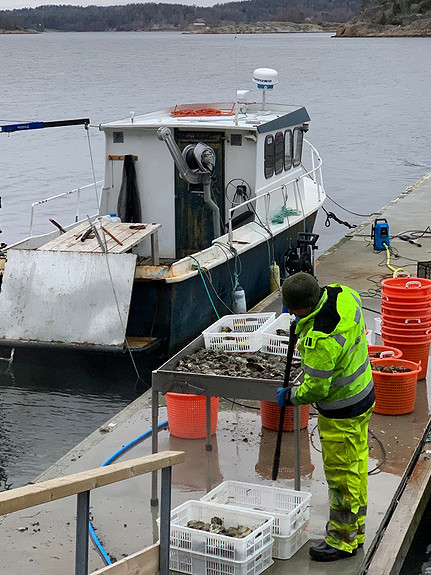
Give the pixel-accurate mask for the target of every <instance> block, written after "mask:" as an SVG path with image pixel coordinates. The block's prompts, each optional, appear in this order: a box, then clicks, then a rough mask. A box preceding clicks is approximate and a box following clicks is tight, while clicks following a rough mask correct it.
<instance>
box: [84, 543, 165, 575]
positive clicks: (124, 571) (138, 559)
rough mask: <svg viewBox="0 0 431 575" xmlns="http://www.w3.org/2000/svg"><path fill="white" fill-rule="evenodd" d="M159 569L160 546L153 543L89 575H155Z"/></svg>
mask: <svg viewBox="0 0 431 575" xmlns="http://www.w3.org/2000/svg"><path fill="white" fill-rule="evenodd" d="M159 568H160V545H159V543H154V545H151V546H150V547H147V548H146V549H144V550H143V551H138V552H137V553H134V554H133V555H129V557H125V558H124V559H121V560H120V561H117V562H116V563H113V564H112V565H108V566H107V567H102V569H98V570H97V571H93V573H92V574H91V575H105V574H106V575H156V573H158V571H159Z"/></svg>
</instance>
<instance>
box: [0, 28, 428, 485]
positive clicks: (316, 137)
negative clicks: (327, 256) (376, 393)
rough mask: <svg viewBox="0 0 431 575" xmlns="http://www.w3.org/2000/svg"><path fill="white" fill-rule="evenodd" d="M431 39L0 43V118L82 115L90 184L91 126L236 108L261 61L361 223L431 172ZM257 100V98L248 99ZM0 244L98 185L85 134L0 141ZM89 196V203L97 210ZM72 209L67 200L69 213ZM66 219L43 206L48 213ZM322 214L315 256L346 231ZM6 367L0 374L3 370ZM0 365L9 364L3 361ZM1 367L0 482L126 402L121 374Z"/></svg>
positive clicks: (63, 447) (96, 140)
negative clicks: (156, 113) (70, 195)
mask: <svg viewBox="0 0 431 575" xmlns="http://www.w3.org/2000/svg"><path fill="white" fill-rule="evenodd" d="M430 51H431V39H429V38H411V39H410V38H397V39H393V38H381V39H380V38H379V39H378V38H371V39H355V38H352V39H333V38H331V37H330V35H329V34H309V35H307V34H298V35H240V36H237V37H234V36H228V35H226V36H223V35H220V36H216V35H214V36H199V35H197V36H191V35H184V34H178V33H84V34H56V33H52V34H48V33H46V34H41V35H23V36H21V35H3V36H1V35H0V54H1V59H0V96H1V97H0V102H1V108H0V120H1V121H2V122H11V123H12V122H25V121H31V120H42V121H50V120H60V119H68V118H82V117H89V118H90V119H91V124H92V126H93V127H92V128H91V129H90V130H89V139H90V143H91V152H92V155H93V157H94V162H95V164H94V169H95V175H96V179H101V178H102V173H103V138H102V135H101V134H100V133H99V131H98V129H97V126H98V125H99V124H100V123H102V122H105V121H109V120H113V119H119V118H122V117H127V116H128V115H129V113H130V111H132V110H133V111H135V112H136V113H137V114H138V113H141V112H146V111H150V110H153V109H157V108H159V107H164V106H170V105H174V104H176V103H187V102H193V101H197V100H202V101H211V100H213V101H214V100H215V101H217V100H219V101H220V100H227V101H233V99H234V98H235V93H236V89H250V90H251V91H252V94H253V93H254V94H256V89H255V87H254V85H253V83H252V81H251V77H252V72H253V70H254V69H255V68H257V67H272V68H275V69H277V70H278V72H279V83H278V85H277V86H276V88H275V94H274V95H273V96H272V97H271V98H268V100H269V101H271V100H273V101H284V102H288V103H292V104H301V105H304V106H305V107H306V108H307V110H308V112H309V114H310V116H311V123H310V131H309V133H308V139H309V140H310V141H311V142H312V143H313V144H314V145H315V146H316V147H317V149H318V150H319V152H320V154H321V156H322V158H323V161H324V181H325V187H326V190H327V192H328V194H329V196H330V197H331V198H333V200H335V201H336V202H338V203H339V204H341V205H342V206H343V207H345V208H346V209H347V210H350V211H351V212H355V213H356V214H361V215H353V214H351V213H348V212H346V211H343V210H342V209H340V208H339V207H337V206H336V205H335V204H333V203H331V202H330V201H328V202H327V204H326V209H327V210H328V211H333V212H335V213H336V214H337V216H338V217H339V218H340V219H342V220H347V221H349V222H351V223H359V222H361V221H362V220H363V219H364V216H365V215H367V214H369V213H371V212H374V211H376V210H378V209H379V208H380V207H382V206H383V205H385V204H386V203H387V202H388V201H390V200H391V199H393V198H394V197H396V196H397V195H398V194H399V193H401V192H402V191H404V190H405V188H406V187H408V186H409V185H411V184H413V183H415V182H416V181H417V180H418V179H419V178H420V177H422V176H423V175H424V174H425V173H426V172H428V171H430V170H431V158H430V154H429V131H428V125H427V121H426V119H427V118H428V117H429V113H430V111H429V104H428V99H427V97H426V95H427V94H428V93H430V92H431V60H430V58H429V57H428V56H429V53H430ZM256 98H260V96H259V95H258V94H256ZM0 152H1V153H0V173H1V187H0V196H1V197H2V209H0V229H2V234H1V235H0V241H4V242H6V243H9V244H10V243H12V242H14V241H16V240H18V239H21V238H23V237H25V236H26V235H28V229H29V221H30V206H31V204H32V202H34V201H36V200H39V199H43V198H46V197H49V196H54V195H56V194H59V193H61V192H63V191H65V190H67V189H72V188H76V187H79V186H82V185H85V184H88V183H91V182H92V180H93V169H92V164H91V161H90V152H89V146H88V138H87V132H86V131H85V130H84V129H83V128H82V127H71V128H50V129H46V130H37V131H33V132H23V133H19V134H17V133H14V134H11V135H9V136H8V135H5V134H1V135H0ZM93 207H94V197H93V195H90V197H89V199H88V202H87V204H86V207H85V209H87V210H88V211H92V209H93ZM72 209H73V206H70V210H72ZM68 216H69V214H66V212H65V211H61V209H60V207H59V206H58V205H55V204H50V205H49V209H46V207H45V208H44V209H43V210H40V211H39V212H38V216H37V218H36V231H39V232H43V231H46V230H49V229H52V226H51V224H50V223H49V222H48V218H49V217H51V218H54V219H56V220H57V221H59V222H60V223H63V224H64V223H67V221H68V219H69V217H68ZM324 221H325V216H324V215H323V214H321V216H320V217H319V220H318V225H317V230H316V231H317V232H318V233H320V234H321V238H320V240H319V247H320V250H319V253H322V252H323V251H324V250H325V249H327V248H328V247H330V246H331V245H332V244H333V243H334V242H335V241H337V240H338V239H339V238H340V237H342V236H343V235H344V234H345V233H346V232H347V228H345V227H342V226H339V225H337V224H335V223H333V224H332V225H331V226H330V227H329V228H327V227H325V225H324ZM1 367H2V366H0V368H1ZM3 367H5V366H3ZM14 370H15V379H13V378H12V377H11V376H10V375H9V374H6V373H4V371H5V370H3V371H2V372H1V373H0V393H1V406H0V441H1V452H0V485H2V486H3V487H4V485H5V484H6V485H11V484H13V486H18V485H22V484H23V483H25V482H27V481H29V480H30V479H32V478H34V477H35V476H36V475H37V474H38V473H40V472H41V471H43V470H44V469H45V468H46V467H47V466H48V465H50V464H51V463H53V462H54V461H56V460H57V459H58V458H59V457H60V456H61V455H63V454H64V453H65V452H66V451H67V450H68V449H69V448H71V447H72V446H74V445H75V444H76V443H78V442H79V441H80V440H81V439H82V438H83V437H85V436H86V435H88V434H89V433H90V432H91V431H93V430H94V429H95V428H97V427H98V426H99V425H100V424H101V423H103V422H104V421H106V420H107V419H108V418H109V417H111V416H112V415H114V414H115V413H116V412H117V411H119V410H120V409H121V408H122V407H123V406H125V405H126V404H127V403H128V402H130V401H131V400H132V399H133V398H134V397H136V394H137V393H138V390H136V389H135V388H134V385H133V383H130V382H128V383H127V384H124V382H123V381H121V378H119V379H118V378H115V379H114V380H112V379H111V378H109V376H104V377H103V378H102V377H99V375H98V373H97V371H96V372H94V371H93V372H91V373H89V372H88V369H87V368H86V366H85V365H80V366H79V367H78V368H77V367H75V368H70V367H64V366H60V367H59V368H58V369H52V370H50V371H49V372H43V371H39V372H38V373H37V377H36V376H35V370H34V368H32V367H31V366H29V365H27V364H25V365H19V363H17V364H16V365H15V367H14Z"/></svg>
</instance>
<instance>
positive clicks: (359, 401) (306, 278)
mask: <svg viewBox="0 0 431 575" xmlns="http://www.w3.org/2000/svg"><path fill="white" fill-rule="evenodd" d="M282 294H283V305H284V306H285V307H286V308H288V309H289V311H290V313H291V314H294V315H295V316H296V317H297V320H298V323H297V325H296V333H297V334H299V338H300V339H299V343H298V351H299V352H300V354H301V367H302V369H303V371H304V381H303V383H302V384H301V385H299V386H298V387H280V388H278V390H277V403H278V405H280V406H282V405H303V404H310V403H314V404H315V405H316V407H317V410H318V411H319V414H318V430H319V435H320V440H321V444H322V458H323V467H324V470H325V476H326V481H327V483H328V487H329V490H330V492H331V501H330V511H329V521H328V522H327V524H326V538H325V540H324V541H323V542H322V543H320V544H319V545H316V546H314V547H311V548H310V557H311V559H313V560H315V561H336V560H338V559H343V558H347V557H353V556H354V555H356V550H357V548H358V546H362V545H363V544H364V541H365V516H366V511H367V482H368V442H367V440H368V422H369V420H370V417H371V413H372V411H373V408H374V403H375V393H374V385H373V379H372V372H371V366H370V361H369V357H368V345H367V340H366V330H365V323H364V318H363V314H362V304H361V299H360V297H359V294H358V293H356V292H355V291H354V290H353V289H350V288H349V287H347V286H343V285H339V284H332V285H329V286H326V287H324V288H321V287H320V286H319V284H318V282H317V281H316V280H315V278H314V277H313V276H312V275H310V274H308V273H304V272H298V273H296V274H294V275H292V276H290V277H289V278H287V279H286V280H285V281H284V282H283V286H282Z"/></svg>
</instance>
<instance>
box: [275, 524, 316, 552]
mask: <svg viewBox="0 0 431 575" xmlns="http://www.w3.org/2000/svg"><path fill="white" fill-rule="evenodd" d="M308 524H309V521H307V522H306V523H304V525H303V526H302V527H300V528H299V529H298V530H297V531H295V533H293V534H292V535H289V536H288V537H284V536H282V535H274V545H273V547H272V556H273V557H274V559H290V558H291V557H293V555H295V553H296V552H297V551H299V549H301V547H302V546H303V545H305V544H306V543H307V541H308V539H309V535H308Z"/></svg>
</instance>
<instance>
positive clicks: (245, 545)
mask: <svg viewBox="0 0 431 575" xmlns="http://www.w3.org/2000/svg"><path fill="white" fill-rule="evenodd" d="M214 516H216V517H219V518H220V519H221V520H222V521H223V525H224V526H225V527H237V526H238V525H245V526H247V527H249V528H250V529H251V530H252V532H251V533H250V535H247V536H246V537H242V538H241V539H239V538H235V537H228V536H227V535H219V534H217V533H209V532H208V531H199V530H197V529H192V528H191V527H187V522H188V521H190V520H192V519H194V520H196V521H204V522H205V523H210V522H211V518H212V517H214ZM273 523H274V518H273V517H272V515H270V514H269V513H268V514H263V513H256V512H254V513H253V511H251V510H248V509H234V508H232V507H229V506H227V505H217V504H215V503H206V502H204V501H186V503H183V504H182V505H180V506H179V507H177V508H176V509H173V510H172V512H171V537H170V541H171V546H172V547H173V548H175V549H182V550H187V551H191V552H193V553H199V554H202V555H206V556H211V557H213V558H214V557H219V558H221V559H228V560H229V561H246V560H248V559H249V558H250V557H253V556H255V555H256V554H257V553H259V552H260V551H261V550H262V549H263V548H264V547H266V546H267V545H268V544H272V543H273V537H272V527H273ZM158 524H160V521H159V520H158Z"/></svg>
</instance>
